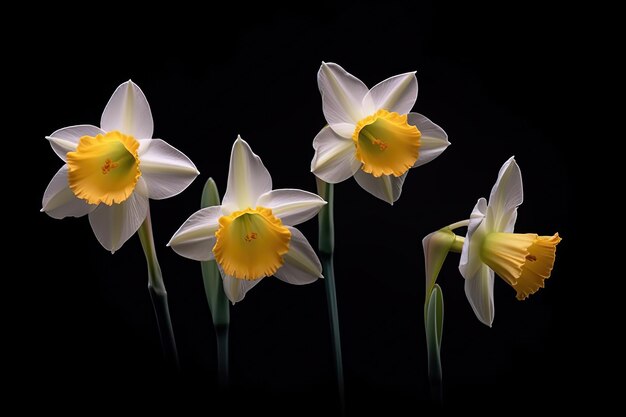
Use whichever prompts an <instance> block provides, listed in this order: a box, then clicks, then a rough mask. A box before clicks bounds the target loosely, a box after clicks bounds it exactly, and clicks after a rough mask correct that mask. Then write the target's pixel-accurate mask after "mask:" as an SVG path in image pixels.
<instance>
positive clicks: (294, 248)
mask: <svg viewBox="0 0 626 417" xmlns="http://www.w3.org/2000/svg"><path fill="white" fill-rule="evenodd" d="M288 229H289V231H290V232H291V241H290V242H289V252H287V254H286V255H285V264H284V265H283V266H282V267H281V268H280V269H279V270H278V271H276V273H275V274H274V276H275V277H276V278H278V279H280V280H281V281H285V282H287V283H289V284H294V285H304V284H310V283H312V282H315V281H317V279H318V278H321V277H322V264H321V263H320V260H319V259H318V257H317V255H316V254H315V251H314V250H313V248H312V247H311V244H310V243H309V241H308V240H307V239H306V237H304V235H303V234H302V232H300V231H299V230H298V229H296V228H293V227H288Z"/></svg>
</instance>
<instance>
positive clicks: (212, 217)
mask: <svg viewBox="0 0 626 417" xmlns="http://www.w3.org/2000/svg"><path fill="white" fill-rule="evenodd" d="M324 204H326V202H325V201H324V200H323V199H322V198H321V197H319V196H318V195H316V194H313V193H309V192H307V191H302V190H295V189H280V190H272V177H271V176H270V173H269V172H268V170H267V169H266V168H265V166H264V165H263V162H262V161H261V158H259V157H258V156H257V155H255V154H254V153H253V152H252V150H251V149H250V146H249V145H248V143H247V142H246V141H244V140H243V139H241V137H238V138H237V140H236V141H235V143H234V145H233V149H232V153H231V156H230V168H229V172H228V183H227V187H226V193H225V194H224V199H223V201H222V205H220V206H212V207H207V208H204V209H202V210H199V211H197V212H196V213H194V214H193V215H191V217H189V219H187V221H185V223H183V225H182V226H181V227H180V229H178V231H177V232H176V233H175V234H174V236H173V237H172V239H171V240H170V242H169V243H168V246H171V247H172V249H174V251H176V252H177V253H178V254H179V255H182V256H184V257H186V258H190V259H194V260H197V261H210V260H213V259H214V260H215V261H216V262H217V264H218V267H219V270H220V273H221V275H222V278H223V283H224V291H225V293H226V295H227V297H228V298H229V299H230V301H231V302H233V303H236V302H238V301H241V300H242V299H243V298H244V297H245V295H246V292H247V291H249V290H250V289H251V288H252V287H254V286H255V285H257V284H258V283H259V282H261V280H262V279H263V278H265V277H268V276H271V275H274V276H275V277H277V278H278V279H280V280H282V281H285V282H287V283H290V284H296V285H302V284H309V283H312V282H314V281H316V280H317V279H318V278H321V277H322V266H321V264H320V261H319V259H318V258H317V255H316V254H315V252H314V251H313V249H312V248H311V245H310V244H309V242H308V241H307V239H306V238H305V237H304V235H303V234H302V233H301V232H300V231H299V230H298V229H296V228H294V227H293V226H295V225H297V224H299V223H302V222H304V221H306V220H309V219H311V218H312V217H314V216H315V215H316V214H317V213H318V212H319V211H320V209H321V208H322V207H323V206H324Z"/></svg>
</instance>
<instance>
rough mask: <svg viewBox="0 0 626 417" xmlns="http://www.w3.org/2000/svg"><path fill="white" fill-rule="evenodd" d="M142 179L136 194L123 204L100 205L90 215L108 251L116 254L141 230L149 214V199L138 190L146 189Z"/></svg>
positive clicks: (91, 221) (101, 241)
mask: <svg viewBox="0 0 626 417" xmlns="http://www.w3.org/2000/svg"><path fill="white" fill-rule="evenodd" d="M145 187H146V186H145V184H144V183H143V181H142V180H141V179H140V180H139V182H138V183H137V187H136V189H135V192H133V194H132V195H131V196H130V197H129V198H128V199H127V200H126V201H124V202H123V203H121V204H113V205H111V206H107V205H106V204H100V205H99V206H98V208H97V209H95V210H94V211H92V212H91V213H89V223H90V224H91V228H92V229H93V232H94V233H95V235H96V238H97V239H98V242H100V244H101V245H102V246H103V247H104V248H105V249H106V250H109V251H111V253H115V251H117V250H118V249H119V248H121V247H122V245H123V244H124V243H125V242H126V241H127V240H128V239H130V237H131V236H132V235H134V234H135V232H136V231H137V230H138V229H139V227H140V226H141V224H142V223H143V221H144V220H145V219H146V215H147V213H148V197H147V196H146V194H145V192H146V191H144V192H139V191H138V190H137V188H144V189H145Z"/></svg>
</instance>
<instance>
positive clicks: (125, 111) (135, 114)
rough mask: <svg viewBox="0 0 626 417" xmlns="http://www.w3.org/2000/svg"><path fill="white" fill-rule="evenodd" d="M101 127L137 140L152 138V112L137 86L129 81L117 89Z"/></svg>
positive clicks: (105, 111)
mask: <svg viewBox="0 0 626 417" xmlns="http://www.w3.org/2000/svg"><path fill="white" fill-rule="evenodd" d="M100 127H101V128H102V129H104V130H106V131H107V132H110V131H112V130H118V131H120V132H122V133H124V134H126V135H131V136H134V137H135V139H150V138H151V137H152V132H153V131H154V122H153V121H152V112H151V111H150V105H149V104H148V100H146V96H145V95H144V94H143V91H141V89H140V88H139V86H138V85H137V84H135V83H134V82H132V81H130V80H129V81H126V82H125V83H123V84H121V85H120V86H119V87H117V89H116V90H115V92H114V93H113V95H112V96H111V98H110V99H109V102H108V103H107V105H106V107H105V109H104V112H103V113H102V119H101V120H100Z"/></svg>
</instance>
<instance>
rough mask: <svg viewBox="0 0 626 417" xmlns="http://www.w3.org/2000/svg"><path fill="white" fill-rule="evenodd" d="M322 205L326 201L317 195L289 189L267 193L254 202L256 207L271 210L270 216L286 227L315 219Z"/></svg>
mask: <svg viewBox="0 0 626 417" xmlns="http://www.w3.org/2000/svg"><path fill="white" fill-rule="evenodd" d="M324 204H326V201H324V199H323V198H322V197H320V196H319V195H317V194H313V193H310V192H308V191H303V190H295V189H290V188H285V189H281V190H273V191H270V192H267V193H265V194H263V195H262V196H261V197H259V199H258V200H257V202H256V205H257V206H261V207H266V208H269V209H272V214H274V216H276V217H278V218H279V219H280V220H281V221H282V222H283V224H285V225H287V226H295V225H297V224H300V223H303V222H305V221H307V220H309V219H311V218H313V217H315V215H316V214H317V213H318V212H319V211H320V210H321V209H322V207H324Z"/></svg>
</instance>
